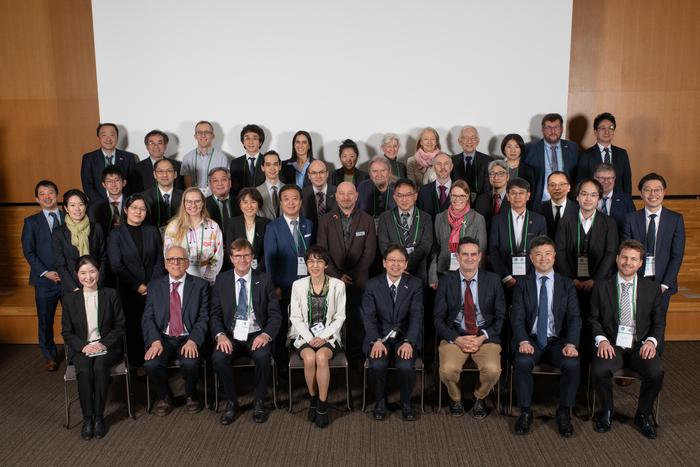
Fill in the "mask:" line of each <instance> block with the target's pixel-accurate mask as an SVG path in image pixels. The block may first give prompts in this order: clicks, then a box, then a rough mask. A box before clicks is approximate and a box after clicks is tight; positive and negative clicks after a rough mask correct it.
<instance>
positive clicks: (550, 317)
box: [530, 270, 557, 339]
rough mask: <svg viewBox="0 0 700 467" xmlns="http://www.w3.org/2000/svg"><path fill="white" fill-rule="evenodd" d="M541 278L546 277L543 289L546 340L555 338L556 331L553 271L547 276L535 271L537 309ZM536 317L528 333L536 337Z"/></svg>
mask: <svg viewBox="0 0 700 467" xmlns="http://www.w3.org/2000/svg"><path fill="white" fill-rule="evenodd" d="M542 277H547V279H548V280H547V281H546V282H545V287H547V339H549V338H550V337H557V334H556V329H555V327H554V325H555V322H554V307H553V305H554V270H551V271H549V272H548V273H547V274H541V273H539V272H537V271H535V284H536V285H537V304H538V309H539V300H540V289H541V288H542ZM537 319H538V318H537V317H535V324H533V326H532V329H531V330H530V333H531V334H533V335H537Z"/></svg>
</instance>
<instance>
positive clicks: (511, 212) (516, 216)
mask: <svg viewBox="0 0 700 467" xmlns="http://www.w3.org/2000/svg"><path fill="white" fill-rule="evenodd" d="M510 214H511V215H512V216H513V219H520V218H522V219H525V214H527V209H525V210H524V211H523V213H522V214H518V213H517V212H515V209H513V208H511V210H510Z"/></svg>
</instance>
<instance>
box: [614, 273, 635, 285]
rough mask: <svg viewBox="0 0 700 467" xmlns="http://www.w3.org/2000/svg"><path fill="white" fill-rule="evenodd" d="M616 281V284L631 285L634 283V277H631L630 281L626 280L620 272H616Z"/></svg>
mask: <svg viewBox="0 0 700 467" xmlns="http://www.w3.org/2000/svg"><path fill="white" fill-rule="evenodd" d="M617 283H618V285H619V284H630V285H632V284H634V278H632V280H631V281H626V280H625V279H623V278H622V276H621V275H620V273H619V272H618V273H617Z"/></svg>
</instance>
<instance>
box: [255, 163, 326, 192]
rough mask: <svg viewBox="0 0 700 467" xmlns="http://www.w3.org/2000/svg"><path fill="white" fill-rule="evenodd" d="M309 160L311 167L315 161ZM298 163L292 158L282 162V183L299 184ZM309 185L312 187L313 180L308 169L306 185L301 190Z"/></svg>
mask: <svg viewBox="0 0 700 467" xmlns="http://www.w3.org/2000/svg"><path fill="white" fill-rule="evenodd" d="M308 160H309V165H311V162H313V161H314V160H315V159H314V158H313V157H309V158H308ZM296 161H297V160H296V158H292V157H290V158H289V159H287V160H286V161H282V170H280V180H282V183H286V184H289V185H296V184H297V169H296V168H295V167H294V165H295V164H296ZM329 172H330V171H329ZM264 181H265V180H264V179H263V182H264ZM309 185H311V179H309V170H308V168H307V170H306V173H305V174H304V183H303V185H302V187H301V188H303V187H305V186H309Z"/></svg>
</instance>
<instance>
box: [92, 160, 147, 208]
mask: <svg viewBox="0 0 700 467" xmlns="http://www.w3.org/2000/svg"><path fill="white" fill-rule="evenodd" d="M114 151H115V152H114V159H113V163H114V164H113V165H116V166H117V167H119V169H120V170H121V173H122V176H123V177H124V180H126V182H127V183H126V186H125V187H124V192H125V193H126V195H127V196H128V195H130V194H131V193H136V191H132V189H131V187H132V186H133V185H135V186H134V188H138V185H139V183H138V182H135V181H134V179H135V177H134V175H135V170H136V161H137V160H138V156H137V155H136V154H134V153H131V152H127V151H122V150H121V149H115V150H114ZM106 164H107V163H106V161H105V156H104V153H103V152H102V149H101V148H100V149H97V150H95V151H92V152H89V153H87V154H83V162H82V164H81V166H80V179H81V181H82V183H83V191H84V192H85V194H86V195H87V197H88V199H89V200H90V202H92V203H94V202H95V201H97V200H100V199H103V200H105V201H106V200H107V190H105V188H104V187H103V186H102V171H103V170H104V169H105V167H107V165H106Z"/></svg>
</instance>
